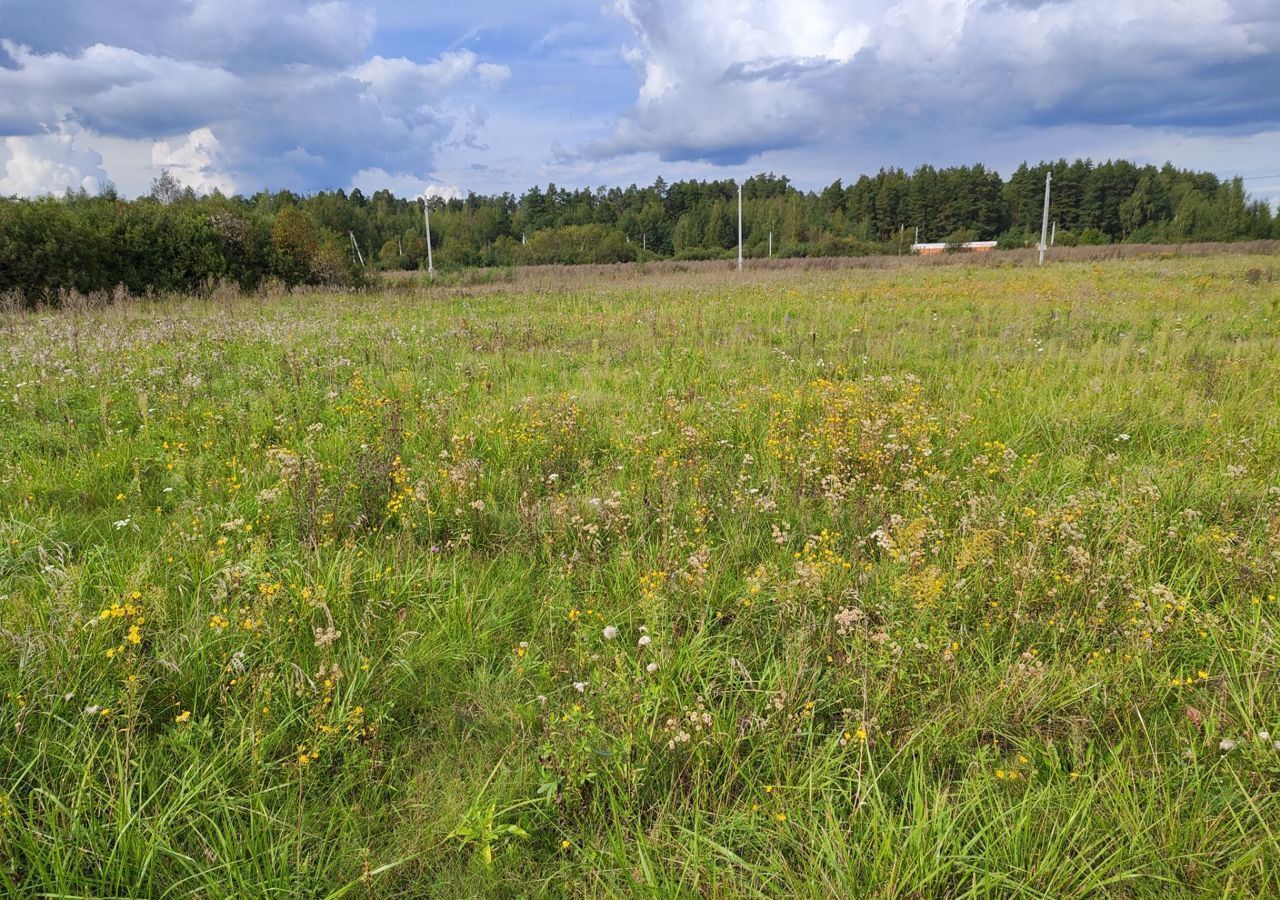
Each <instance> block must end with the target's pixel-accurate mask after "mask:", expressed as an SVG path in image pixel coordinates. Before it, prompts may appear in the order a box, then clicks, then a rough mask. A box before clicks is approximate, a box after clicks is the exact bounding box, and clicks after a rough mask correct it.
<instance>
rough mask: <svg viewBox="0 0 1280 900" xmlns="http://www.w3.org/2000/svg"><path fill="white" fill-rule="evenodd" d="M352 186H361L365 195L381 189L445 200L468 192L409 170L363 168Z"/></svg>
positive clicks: (353, 179) (457, 198) (394, 192)
mask: <svg viewBox="0 0 1280 900" xmlns="http://www.w3.org/2000/svg"><path fill="white" fill-rule="evenodd" d="M350 186H351V187H352V188H359V189H360V192H361V193H363V194H364V195H365V196H371V195H373V194H375V193H376V192H378V191H380V190H384V189H385V190H388V191H390V192H391V193H392V194H394V195H395V196H397V197H411V198H417V197H422V196H424V195H425V196H427V197H443V198H444V199H445V200H461V199H462V198H463V197H465V196H466V192H465V191H463V190H462V189H461V188H459V187H456V186H454V185H451V184H438V183H437V184H433V183H431V182H430V181H428V180H427V179H425V178H421V177H419V176H417V175H414V174H412V173H409V172H397V173H395V174H392V173H390V172H387V171H386V170H384V169H361V170H360V171H359V172H357V173H356V174H355V177H354V178H352V179H351V185H350Z"/></svg>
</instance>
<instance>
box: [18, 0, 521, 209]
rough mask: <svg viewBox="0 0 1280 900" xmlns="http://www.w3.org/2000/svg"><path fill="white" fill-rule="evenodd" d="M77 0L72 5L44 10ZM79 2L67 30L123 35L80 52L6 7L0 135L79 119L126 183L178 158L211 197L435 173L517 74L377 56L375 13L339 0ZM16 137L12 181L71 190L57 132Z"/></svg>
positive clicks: (479, 63)
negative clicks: (366, 175)
mask: <svg viewBox="0 0 1280 900" xmlns="http://www.w3.org/2000/svg"><path fill="white" fill-rule="evenodd" d="M81 5H85V6H86V7H87V3H86V0H63V2H60V3H56V5H55V7H54V9H53V10H52V11H51V13H50V16H49V18H50V19H58V18H63V19H68V18H69V17H68V15H67V13H68V12H69V11H71V10H72V9H73V8H74V7H76V6H81ZM79 12H80V15H79V16H76V17H75V21H65V22H64V23H63V24H64V25H66V26H67V28H66V29H65V31H66V32H68V33H69V34H70V35H72V36H76V35H77V32H78V31H79V26H80V25H81V24H83V23H82V22H80V19H81V18H83V17H89V18H91V19H93V20H95V21H96V22H97V24H98V26H99V27H98V28H97V29H94V30H93V31H94V33H95V35H96V34H99V33H100V34H102V35H105V36H107V37H109V38H110V39H111V40H112V41H116V42H115V43H113V42H108V41H107V40H103V39H101V38H99V39H97V40H94V41H92V42H90V43H87V44H86V45H83V46H76V45H75V42H74V41H73V40H72V39H71V38H70V37H68V36H67V35H63V34H61V33H59V32H58V30H57V29H54V28H51V27H48V24H49V23H45V22H41V21H39V20H37V18H35V17H32V16H30V14H29V10H28V9H27V8H26V7H24V8H23V9H21V10H18V15H16V17H13V18H10V17H9V16H8V11H7V10H6V19H5V21H4V22H2V23H0V137H5V136H8V137H12V138H24V139H34V138H38V137H40V136H42V135H46V134H48V133H51V132H56V131H57V129H58V128H60V127H61V125H60V123H69V124H70V125H72V126H74V129H75V131H76V134H77V135H78V137H77V140H78V141H79V142H80V144H79V145H80V146H88V147H92V146H93V141H95V140H99V139H101V140H103V141H104V142H105V141H111V142H113V144H114V146H113V148H112V152H110V153H109V154H108V155H109V156H110V157H111V159H112V161H113V163H114V162H116V161H117V160H121V161H122V165H123V166H124V168H125V169H127V177H126V181H127V182H128V183H129V184H130V185H136V182H138V181H140V180H142V179H141V176H142V175H144V174H145V173H142V172H140V171H139V167H140V166H142V167H145V168H148V169H150V170H151V172H152V173H153V174H152V175H151V177H154V174H158V172H159V170H160V169H161V168H168V169H170V170H171V171H172V172H173V174H174V175H175V176H176V177H177V178H178V179H179V180H181V181H182V182H183V183H184V184H187V185H189V186H191V187H193V188H195V189H197V190H202V191H207V190H213V189H219V190H223V191H227V190H231V189H239V190H246V191H253V190H257V189H260V188H281V187H288V188H292V189H295V190H315V189H319V188H327V187H333V186H336V185H340V184H344V183H347V182H348V181H349V180H350V179H351V177H352V173H354V172H360V171H363V170H373V169H381V170H384V171H387V172H412V171H420V172H425V171H430V169H431V167H432V159H433V157H434V156H435V153H436V151H437V150H438V148H440V147H441V146H444V145H445V144H446V142H453V143H460V144H464V145H467V146H470V147H479V146H481V142H480V138H479V134H478V131H479V128H480V126H481V125H482V124H483V121H484V115H483V113H482V112H477V107H476V101H477V97H478V96H480V95H481V94H484V95H488V94H491V92H492V91H493V90H494V89H496V88H499V87H500V86H501V85H502V84H503V83H504V82H505V81H506V79H507V78H508V77H509V76H510V70H509V69H508V68H507V67H506V66H505V65H500V64H497V63H494V62H491V61H487V60H484V59H481V58H480V57H479V56H478V55H477V54H476V53H475V52H473V51H471V50H465V49H464V50H454V51H449V52H446V53H443V54H441V55H440V56H438V57H435V58H430V59H426V60H411V59H407V58H403V57H393V56H383V55H372V56H371V55H369V53H368V48H369V44H370V41H371V40H372V35H373V27H374V20H373V17H372V13H371V12H369V11H368V10H366V9H363V8H360V7H355V6H352V5H351V4H348V3H344V2H336V0H329V2H311V0H265V2H263V0H216V2H215V0H189V2H187V3H182V4H174V3H172V2H168V0H166V2H164V3H160V2H158V0H132V2H129V3H123V4H121V7H120V9H119V10H113V11H112V12H111V13H108V12H107V11H106V10H104V9H101V8H100V7H97V6H94V7H93V8H92V9H89V8H86V9H83V10H79ZM59 13H61V16H60V15H59ZM24 17H25V18H24ZM120 21H127V22H129V23H131V26H132V29H124V28H121V27H119V26H120ZM15 22H16V24H15ZM10 28H13V29H15V30H14V31H9V29H10ZM15 34H16V35H18V36H19V37H20V38H22V39H24V40H26V41H27V42H26V43H24V42H23V41H22V40H15V39H13V37H12V35H15ZM126 141H135V142H136V141H141V142H142V146H143V147H145V150H143V151H141V152H140V150H139V146H137V145H134V144H129V145H126V144H125V143H124V142H126ZM15 146H17V150H15V149H14V148H10V149H9V150H8V151H7V154H6V156H7V157H9V158H8V159H7V161H6V165H12V166H13V167H14V170H15V171H18V170H21V172H22V173H23V174H22V175H21V177H18V176H11V177H10V178H9V181H8V183H9V184H12V185H22V190H23V192H24V193H29V192H40V191H43V190H54V189H58V188H60V187H62V186H64V184H65V182H66V181H67V179H68V178H69V177H70V175H69V174H68V173H69V169H68V168H67V164H66V163H65V161H61V160H60V158H59V157H58V156H56V155H55V156H54V157H50V158H49V159H48V160H47V162H48V163H49V165H47V166H41V165H39V164H37V161H36V156H37V155H38V153H39V152H40V151H41V148H42V147H45V146H48V147H49V148H50V149H51V150H57V149H58V146H59V145H58V144H57V143H56V142H54V143H49V142H48V141H43V142H42V141H32V140H27V142H26V143H24V144H20V145H15ZM98 163H99V165H98V166H97V167H96V168H97V170H98V174H99V176H101V177H105V175H104V174H103V173H101V171H100V170H101V165H100V164H101V160H100V159H99V160H98ZM41 173H43V175H42V174H41ZM90 174H92V173H90ZM42 177H43V178H44V179H45V180H43V181H42V180H41V178H42ZM146 180H147V181H149V180H150V179H149V178H147V179H146Z"/></svg>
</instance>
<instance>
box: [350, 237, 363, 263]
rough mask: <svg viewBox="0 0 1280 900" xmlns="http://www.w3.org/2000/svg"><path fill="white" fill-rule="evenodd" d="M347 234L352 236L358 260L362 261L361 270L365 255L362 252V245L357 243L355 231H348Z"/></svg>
mask: <svg viewBox="0 0 1280 900" xmlns="http://www.w3.org/2000/svg"><path fill="white" fill-rule="evenodd" d="M347 234H349V235H350V236H351V246H352V247H355V248H356V259H358V260H360V268H362V269H363V268H364V254H363V253H361V252H360V244H359V243H357V242H356V233H355V232H354V231H348V232H347Z"/></svg>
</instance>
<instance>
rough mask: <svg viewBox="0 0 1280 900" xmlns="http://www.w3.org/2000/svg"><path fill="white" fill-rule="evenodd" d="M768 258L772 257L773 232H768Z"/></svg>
mask: <svg viewBox="0 0 1280 900" xmlns="http://www.w3.org/2000/svg"><path fill="white" fill-rule="evenodd" d="M769 258H770V259H773V232H772V231H770V232H769Z"/></svg>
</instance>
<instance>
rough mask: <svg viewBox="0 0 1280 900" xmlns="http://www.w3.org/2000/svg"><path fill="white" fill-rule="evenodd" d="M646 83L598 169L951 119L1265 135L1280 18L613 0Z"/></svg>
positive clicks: (1240, 8)
mask: <svg viewBox="0 0 1280 900" xmlns="http://www.w3.org/2000/svg"><path fill="white" fill-rule="evenodd" d="M615 8H616V11H617V13H618V14H619V15H620V16H622V18H623V19H625V21H626V22H627V23H628V24H629V25H630V26H631V28H632V30H633V32H634V34H635V39H636V42H635V44H634V45H633V46H632V47H630V48H629V49H628V59H629V60H630V61H631V63H632V65H633V66H634V67H635V69H636V70H637V73H638V75H639V78H640V86H639V89H638V92H637V95H636V99H635V103H634V105H633V106H632V108H631V109H630V110H628V111H627V112H626V113H625V114H624V115H622V116H621V117H620V118H619V119H618V121H617V123H616V125H615V127H614V128H613V131H612V133H611V134H610V135H609V136H608V137H607V138H604V139H601V140H597V141H595V142H592V143H589V144H588V145H587V147H586V148H585V149H586V155H587V156H588V157H589V158H601V157H605V156H610V155H619V154H628V153H635V152H641V151H653V152H657V153H658V154H659V155H660V156H661V157H662V158H664V159H673V160H678V159H711V160H715V161H721V162H733V161H742V160H745V159H747V158H750V157H752V156H754V155H756V154H758V153H760V152H763V151H766V150H769V149H777V148H784V147H797V146H803V145H807V144H814V143H821V142H824V141H826V142H832V141H839V140H845V141H854V142H856V141H859V140H862V139H865V138H866V137H868V136H871V137H873V138H874V139H878V140H879V139H883V137H884V136H885V134H886V133H890V134H892V133H894V132H897V133H899V134H900V135H910V136H911V138H912V139H914V140H915V141H916V142H920V141H921V135H927V137H926V138H925V141H926V142H930V141H932V140H936V138H938V137H941V136H942V135H943V134H945V133H946V132H947V131H949V130H950V128H951V127H954V126H955V125H957V124H964V125H975V124H976V125H980V126H982V127H985V128H987V129H989V130H992V131H998V130H1000V129H1004V128H1009V127H1016V126H1018V125H1023V124H1035V125H1040V126H1052V125H1057V124H1064V123H1073V122H1075V123H1084V124H1091V125H1115V124H1123V123H1130V122H1131V123H1134V124H1138V125H1145V126H1149V127H1157V126H1175V127H1185V128H1202V129H1203V128H1208V129H1218V130H1232V129H1234V130H1244V131H1250V130H1254V131H1256V130H1259V129H1261V128H1265V127H1268V126H1269V125H1272V124H1275V123H1276V122H1277V121H1280V95H1278V94H1277V92H1276V91H1275V89H1274V84H1275V83H1277V82H1276V79H1277V78H1280V46H1277V43H1276V40H1277V28H1278V27H1280V7H1276V6H1275V5H1274V4H1272V5H1270V6H1266V5H1264V4H1261V3H1259V2H1257V0H1183V2H1179V3H1168V2H1166V0H1127V2H1117V0H1056V2H1055V0H864V2H859V3H849V2H843V0H790V2H786V3H782V2H776V0H616V6H615Z"/></svg>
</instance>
